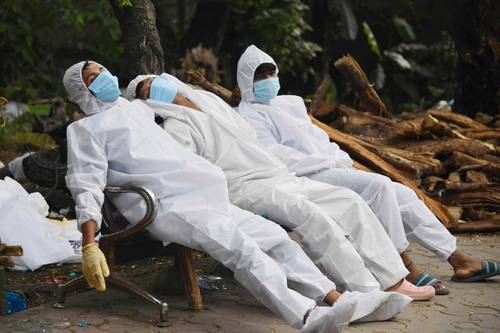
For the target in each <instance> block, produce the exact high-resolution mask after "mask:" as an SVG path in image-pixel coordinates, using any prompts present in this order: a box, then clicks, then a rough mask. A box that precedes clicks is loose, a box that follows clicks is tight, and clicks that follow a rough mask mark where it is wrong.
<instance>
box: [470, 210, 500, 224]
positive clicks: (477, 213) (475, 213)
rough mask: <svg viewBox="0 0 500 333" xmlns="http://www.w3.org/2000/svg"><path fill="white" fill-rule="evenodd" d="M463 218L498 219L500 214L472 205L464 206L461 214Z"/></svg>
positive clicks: (499, 219)
mask: <svg viewBox="0 0 500 333" xmlns="http://www.w3.org/2000/svg"><path fill="white" fill-rule="evenodd" d="M462 218H463V219H466V220H492V219H493V220H498V221H500V215H498V214H497V213H496V212H489V211H486V210H478V209H475V208H472V207H465V208H464V212H463V215H462Z"/></svg>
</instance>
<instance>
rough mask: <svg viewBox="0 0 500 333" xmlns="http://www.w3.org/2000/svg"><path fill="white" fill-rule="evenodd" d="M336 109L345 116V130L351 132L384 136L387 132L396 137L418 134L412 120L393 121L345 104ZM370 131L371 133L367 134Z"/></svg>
mask: <svg viewBox="0 0 500 333" xmlns="http://www.w3.org/2000/svg"><path fill="white" fill-rule="evenodd" d="M337 110H338V112H339V113H342V114H343V115H345V116H347V118H348V121H347V124H348V126H346V130H347V131H348V132H351V133H357V134H362V135H368V136H381V135H384V136H386V135H387V133H389V136H397V137H416V136H417V135H418V131H417V127H416V126H415V124H414V122H410V121H395V120H393V119H389V118H385V117H381V116H377V115H374V114H371V113H369V112H361V111H358V110H356V109H353V108H351V107H349V106H347V105H345V104H340V105H339V106H338V109H337ZM369 130H371V131H369ZM370 132H372V133H373V134H369V133H370Z"/></svg>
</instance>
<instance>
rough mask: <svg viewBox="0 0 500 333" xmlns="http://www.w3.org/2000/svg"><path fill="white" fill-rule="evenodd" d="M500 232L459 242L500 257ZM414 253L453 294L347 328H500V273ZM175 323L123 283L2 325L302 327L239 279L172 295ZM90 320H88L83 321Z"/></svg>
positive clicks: (2, 328) (61, 328)
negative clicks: (460, 270) (459, 275)
mask: <svg viewBox="0 0 500 333" xmlns="http://www.w3.org/2000/svg"><path fill="white" fill-rule="evenodd" d="M499 241H500V235H481V236H470V235H467V236H460V237H459V245H460V247H461V249H463V250H464V251H465V252H466V253H469V254H472V255H474V256H476V257H481V258H489V259H496V260H500V244H499ZM410 249H411V252H412V255H413V258H414V261H415V262H416V263H418V264H419V266H421V267H422V268H423V269H426V270H427V271H428V272H430V273H432V274H434V275H435V276H438V277H440V278H442V279H443V281H444V282H446V285H447V286H448V287H449V288H450V290H451V293H450V295H448V296H436V297H435V298H434V299H433V300H431V301H429V302H414V303H412V304H411V305H410V306H409V307H407V308H406V309H405V310H404V311H403V312H402V313H401V314H399V315H398V316H397V317H396V318H395V319H394V320H392V321H389V322H382V323H368V324H360V325H353V326H350V327H349V328H348V329H346V330H345V332H373V333H393V332H421V333H429V332H436V333H437V332H439V333H445V332H446V333H447V332H467V333H469V332H500V279H499V278H495V279H492V280H491V281H489V282H484V283H472V284H460V283H453V282H450V281H449V279H450V276H451V274H452V271H451V268H450V267H449V266H448V265H447V264H443V263H440V262H439V261H438V260H437V259H436V258H435V257H433V256H432V255H431V254H430V253H429V252H428V251H426V250H424V249H423V248H422V247H420V246H418V245H415V244H412V245H411V247H410ZM164 299H165V300H167V301H168V303H169V305H170V309H171V311H170V321H171V324H172V326H171V327H168V328H158V327H157V326H156V325H155V320H157V318H158V314H157V312H156V309H155V308H153V307H152V306H150V305H147V304H145V303H144V302H142V301H138V300H136V299H134V298H132V297H129V296H128V295H126V294H123V293H119V292H116V291H108V292H106V293H98V292H95V291H89V292H85V293H82V294H79V295H76V296H71V297H68V299H67V304H68V307H67V308H66V309H62V310H57V309H53V308H52V307H51V306H50V305H49V304H45V305H42V306H40V307H37V308H32V309H29V310H27V311H24V312H21V313H18V314H15V315H12V316H8V317H0V332H88V333H90V332H134V333H136V332H161V333H164V332H165V333H166V332H183V333H189V332H231V333H234V332H236V333H246V332H254V333H260V332H269V333H271V332H280V333H285V332H297V331H296V330H294V329H292V328H290V327H289V326H288V325H286V324H285V323H284V322H283V321H282V320H281V319H279V318H277V317H276V316H274V315H273V314H272V313H270V312H269V311H268V310H267V309H266V308H264V307H263V306H262V305H260V304H259V303H258V302H257V301H255V300H254V299H253V297H252V296H250V295H249V294H248V293H247V292H246V291H244V290H243V289H242V288H240V287H236V288H231V289H229V290H218V291H210V292H207V293H205V294H204V302H205V306H206V310H204V311H202V312H200V313H190V312H188V311H187V304H186V301H185V299H184V298H183V297H165V298H164ZM82 326H83V327H82Z"/></svg>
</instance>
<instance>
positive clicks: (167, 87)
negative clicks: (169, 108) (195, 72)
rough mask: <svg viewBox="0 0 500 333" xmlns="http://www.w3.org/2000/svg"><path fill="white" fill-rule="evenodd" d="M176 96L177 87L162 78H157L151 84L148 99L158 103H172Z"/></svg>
mask: <svg viewBox="0 0 500 333" xmlns="http://www.w3.org/2000/svg"><path fill="white" fill-rule="evenodd" d="M175 95H177V86H176V85H175V84H174V83H173V82H171V81H169V80H167V79H164V78H162V77H157V78H156V79H154V80H153V82H151V88H150V90H149V99H151V100H153V101H158V102H165V103H172V101H173V100H174V98H175Z"/></svg>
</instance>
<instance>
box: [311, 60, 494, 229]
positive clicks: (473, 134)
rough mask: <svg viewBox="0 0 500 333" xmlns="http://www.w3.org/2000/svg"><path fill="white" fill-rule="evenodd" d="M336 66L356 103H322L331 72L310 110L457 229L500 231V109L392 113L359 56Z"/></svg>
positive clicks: (365, 161) (364, 164)
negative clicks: (499, 112)
mask: <svg viewBox="0 0 500 333" xmlns="http://www.w3.org/2000/svg"><path fill="white" fill-rule="evenodd" d="M335 69H336V71H335V72H336V73H338V75H340V76H341V79H343V80H344V81H347V82H348V83H349V85H348V86H349V88H348V89H350V90H351V91H352V92H353V94H351V95H352V96H354V97H353V98H351V100H350V101H349V102H350V103H349V104H350V106H347V105H345V104H335V105H334V104H328V103H324V102H322V100H323V98H324V95H325V92H326V90H327V88H328V85H329V84H331V82H332V79H331V77H330V76H327V77H326V78H325V79H324V80H323V83H322V84H321V85H320V86H319V88H318V90H317V92H316V95H315V96H314V99H313V101H312V102H311V107H310V109H311V115H312V117H313V121H315V122H316V123H317V124H318V125H319V126H321V127H323V128H324V129H325V131H327V132H328V133H329V135H330V137H331V138H332V139H333V140H335V141H336V142H337V143H338V144H339V145H340V146H341V147H342V148H343V149H344V150H346V151H347V152H348V153H349V154H350V155H351V157H353V158H354V159H355V160H356V161H357V162H359V163H360V164H358V165H357V166H358V167H359V168H363V169H368V170H370V171H374V172H379V173H383V174H385V175H387V176H389V177H390V178H392V179H393V180H396V181H399V182H401V183H403V184H405V185H407V186H410V187H412V188H413V189H414V190H416V192H417V194H418V195H419V196H420V198H422V199H423V200H424V201H425V202H426V204H427V205H428V206H429V208H431V209H432V210H433V211H434V213H435V214H436V216H438V218H439V219H440V220H441V221H442V222H443V223H444V224H445V225H446V226H447V227H449V228H450V229H451V230H453V231H455V232H467V231H495V230H500V216H499V215H498V214H497V213H498V212H499V211H500V191H499V190H500V183H499V180H500V115H496V116H490V115H486V114H481V113H479V114H477V115H476V117H475V119H472V118H469V117H467V116H464V115H461V114H457V113H454V112H453V110H452V108H451V107H449V106H447V105H440V106H436V107H434V108H432V109H430V110H427V111H426V112H424V113H421V114H415V113H402V114H400V115H398V116H392V115H391V114H390V112H389V111H388V109H387V108H386V106H385V105H384V103H383V102H382V101H381V100H380V98H379V97H378V95H377V93H376V92H375V90H374V89H373V88H372V87H371V85H370V84H369V82H368V80H367V78H366V76H365V75H364V73H363V71H362V70H361V68H360V67H359V65H358V64H357V63H356V61H355V60H354V58H352V57H351V56H345V57H343V58H341V59H339V60H338V61H337V62H335ZM314 117H316V118H317V119H314Z"/></svg>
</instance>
